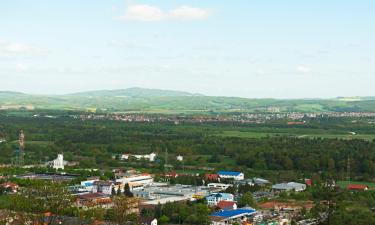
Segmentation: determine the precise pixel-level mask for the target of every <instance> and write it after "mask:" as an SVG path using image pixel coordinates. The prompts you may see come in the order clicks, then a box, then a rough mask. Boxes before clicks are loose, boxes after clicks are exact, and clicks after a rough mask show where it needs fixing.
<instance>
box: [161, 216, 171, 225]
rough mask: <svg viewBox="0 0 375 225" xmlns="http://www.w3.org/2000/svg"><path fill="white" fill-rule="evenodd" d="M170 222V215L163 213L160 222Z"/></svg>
mask: <svg viewBox="0 0 375 225" xmlns="http://www.w3.org/2000/svg"><path fill="white" fill-rule="evenodd" d="M168 222H169V217H168V216H166V215H162V216H161V217H160V218H159V223H160V224H168Z"/></svg>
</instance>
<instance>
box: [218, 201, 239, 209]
mask: <svg viewBox="0 0 375 225" xmlns="http://www.w3.org/2000/svg"><path fill="white" fill-rule="evenodd" d="M216 207H217V208H218V209H220V210H233V209H237V203H236V202H233V201H220V202H219V203H217V205H216Z"/></svg>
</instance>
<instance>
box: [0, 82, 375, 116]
mask: <svg viewBox="0 0 375 225" xmlns="http://www.w3.org/2000/svg"><path fill="white" fill-rule="evenodd" d="M21 108H26V109H29V110H33V109H53V110H83V111H87V110H89V111H97V110H100V111H107V112H117V111H121V112H124V111H126V112H146V113H202V112H212V111H215V112H260V113H262V112H340V111H349V112H358V111H367V112H369V111H372V112H374V111H375V98H374V97H354V98H348V97H340V98H335V99H289V100H286V99H249V98H239V97H217V96H204V95H201V94H192V93H188V92H180V91H170V90H159V89H143V88H128V89H121V90H99V91H89V92H80V93H73V94H67V95H29V94H24V93H19V92H0V109H2V110H10V109H21Z"/></svg>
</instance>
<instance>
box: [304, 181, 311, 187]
mask: <svg viewBox="0 0 375 225" xmlns="http://www.w3.org/2000/svg"><path fill="white" fill-rule="evenodd" d="M305 184H306V185H307V186H308V187H311V186H312V180H311V179H305Z"/></svg>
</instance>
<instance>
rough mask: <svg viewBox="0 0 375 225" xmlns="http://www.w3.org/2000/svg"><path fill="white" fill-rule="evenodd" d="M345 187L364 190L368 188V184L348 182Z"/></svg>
mask: <svg viewBox="0 0 375 225" xmlns="http://www.w3.org/2000/svg"><path fill="white" fill-rule="evenodd" d="M347 188H348V189H350V190H365V189H368V186H367V185H364V184H348V186H347Z"/></svg>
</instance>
